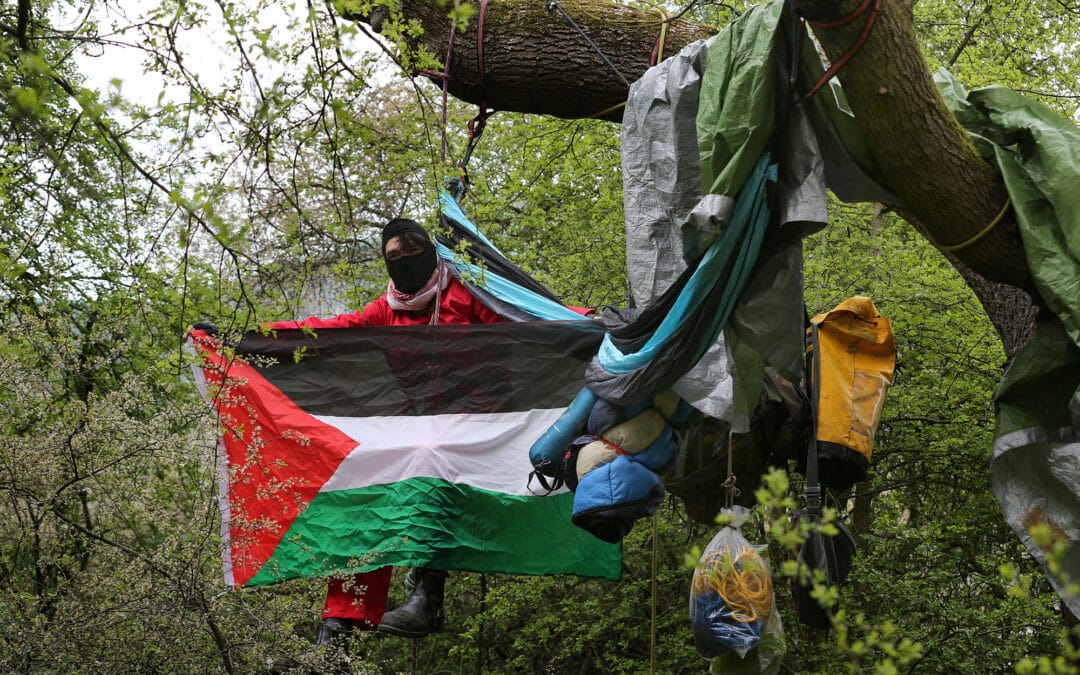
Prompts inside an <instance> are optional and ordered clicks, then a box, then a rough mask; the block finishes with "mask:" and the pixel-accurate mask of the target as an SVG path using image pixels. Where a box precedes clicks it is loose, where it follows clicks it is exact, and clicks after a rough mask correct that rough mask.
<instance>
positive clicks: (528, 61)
mask: <svg viewBox="0 0 1080 675" xmlns="http://www.w3.org/2000/svg"><path fill="white" fill-rule="evenodd" d="M860 4H861V2H860V0H840V1H839V2H837V1H835V0H802V2H801V9H802V10H803V11H804V12H805V13H806V14H807V15H808V16H810V17H813V18H819V19H823V20H830V19H835V18H837V17H840V16H845V15H847V14H849V13H851V12H852V11H853V10H854V9H855V8H856V7H858V6H859V5H860ZM560 5H561V7H562V8H563V9H564V10H565V11H566V12H567V13H568V14H569V15H570V16H571V17H572V18H573V19H574V21H575V22H576V23H577V24H578V25H580V26H581V29H582V31H584V33H585V34H586V35H588V37H589V38H590V39H591V40H592V41H593V42H594V43H595V44H596V46H597V47H598V48H599V50H600V51H602V52H603V53H604V54H605V55H606V56H607V57H608V58H609V59H610V60H611V62H612V63H613V65H614V68H612V67H610V66H608V65H607V64H606V63H605V62H604V61H603V60H602V58H601V57H600V55H599V54H598V53H597V52H596V50H594V49H593V48H592V47H591V46H589V44H588V43H587V42H586V41H585V40H584V38H583V37H582V35H581V34H580V33H578V32H577V30H575V29H574V28H573V27H572V26H571V25H570V24H569V22H568V21H567V20H566V19H565V17H564V16H563V15H562V14H561V12H559V11H558V9H557V8H552V7H550V6H547V7H545V5H544V4H543V3H541V2H538V1H537V0H497V1H493V2H490V4H489V5H488V6H487V7H486V8H485V10H484V30H483V35H482V41H483V45H482V52H483V63H482V69H483V76H482V77H481V65H480V63H479V61H478V37H479V32H478V23H479V22H478V21H477V20H475V19H474V20H473V21H471V22H470V24H469V27H468V29H467V30H465V31H458V32H457V34H456V36H455V39H454V44H453V46H452V50H451V66H450V78H449V80H448V83H447V85H448V90H449V92H450V93H451V94H452V95H453V96H455V97H457V98H459V99H461V100H463V101H466V102H470V103H476V104H478V105H479V104H481V103H486V105H488V106H490V107H492V108H495V109H498V110H507V111H515V112H528V113H537V114H548V115H554V116H557V117H567V118H573V117H600V118H603V119H609V120H613V121H617V120H618V119H619V118H620V116H621V110H620V109H615V110H612V107H613V106H617V105H618V104H619V103H620V102H622V101H624V100H625V99H626V94H627V85H626V84H625V83H624V82H623V79H622V78H625V79H626V80H629V81H633V80H635V79H637V78H638V77H640V76H641V74H642V73H643V72H644V71H645V70H646V69H647V68H648V67H649V64H650V56H651V54H652V52H653V49H654V47H655V45H656V43H657V40H658V38H659V36H660V33H661V28H662V24H663V23H664V21H665V17H664V16H663V15H662V14H661V13H660V12H658V11H655V10H642V9H636V8H632V7H627V6H623V5H617V4H614V3H611V2H608V1H607V0H562V1H561V2H560ZM881 5H882V6H881V11H880V14H879V15H878V16H877V19H876V24H875V25H874V27H873V30H872V32H871V34H870V37H869V39H868V40H867V41H866V43H865V44H864V45H863V46H862V48H861V49H860V50H859V53H858V54H857V55H856V57H855V58H854V59H852V60H851V61H850V62H849V63H848V64H847V65H845V66H844V68H843V69H841V71H840V73H839V75H838V77H839V78H840V81H841V83H842V85H843V86H844V89H845V92H846V94H847V97H848V99H849V102H850V104H851V107H852V109H853V111H854V113H855V116H856V119H857V121H858V123H859V125H860V127H861V128H862V130H863V132H864V133H865V135H866V137H867V138H870V139H874V140H873V147H872V150H873V153H874V156H875V158H876V160H877V162H878V164H879V166H880V168H881V170H882V173H883V176H884V179H885V182H886V183H887V185H886V187H888V188H889V189H890V191H892V192H893V194H896V195H897V196H898V197H899V198H900V200H901V203H898V204H888V205H886V206H888V207H891V208H893V209H895V210H896V211H897V212H898V213H899V214H900V215H902V216H903V217H904V219H905V220H907V221H908V222H909V223H911V224H912V225H913V226H914V227H915V228H917V229H918V230H919V231H920V232H921V233H922V234H923V235H925V236H927V237H928V238H929V239H930V241H931V242H933V243H935V245H938V246H939V248H940V247H941V246H949V245H954V244H958V243H960V242H964V241H967V240H969V239H970V238H971V237H972V236H973V235H975V234H976V233H978V232H980V231H982V230H983V228H985V227H986V225H987V224H988V223H990V222H991V221H992V220H994V218H995V217H996V216H997V215H998V213H999V211H1000V210H1001V209H1002V206H1003V205H1004V204H1005V199H1006V191H1005V187H1004V185H1003V184H1002V182H1001V179H1000V178H999V177H998V175H997V173H996V171H995V170H994V168H993V167H992V166H990V165H989V164H987V163H986V162H985V161H983V159H982V158H981V157H980V156H979V155H978V153H977V152H976V150H975V148H974V146H973V145H972V144H971V142H970V140H969V139H968V137H967V134H966V133H965V132H964V130H963V129H962V128H961V127H960V125H959V123H958V122H957V121H956V119H955V118H954V117H953V115H952V114H951V113H950V112H949V111H948V109H947V108H946V106H945V102H944V100H943V99H942V97H941V94H940V93H939V91H938V89H937V87H936V86H935V85H934V83H933V80H932V78H931V75H930V73H929V71H928V69H927V66H926V62H925V61H924V59H923V57H922V53H921V51H920V48H919V45H918V41H917V39H916V35H915V31H914V23H913V16H912V9H913V0H882V3H881ZM400 11H401V15H402V17H403V18H405V19H407V20H412V21H416V22H418V23H419V25H420V26H421V27H422V28H423V34H422V36H421V37H420V41H421V44H423V45H424V46H425V47H426V48H427V49H428V50H430V51H431V53H432V54H436V55H445V54H446V53H447V45H448V41H449V38H450V26H449V21H448V20H447V19H446V14H447V9H446V7H445V6H440V5H439V4H438V2H437V0H401V5H400ZM345 13H346V15H348V12H345ZM864 16H865V15H864ZM350 18H356V19H360V20H362V21H368V22H369V23H371V24H372V26H373V27H374V28H375V29H376V30H378V29H379V28H380V26H381V21H382V18H381V17H379V16H371V17H360V16H356V15H353V16H350ZM864 25H865V18H859V19H857V20H855V21H853V22H851V23H848V24H845V25H842V26H839V27H836V28H829V29H822V30H818V31H816V32H815V35H816V36H817V38H818V39H819V41H820V43H821V45H822V48H823V49H824V50H825V53H826V54H827V56H828V57H829V58H830V59H837V58H839V57H840V55H842V54H843V53H844V52H845V51H847V49H848V48H849V47H850V46H851V44H852V43H853V42H854V40H855V39H856V37H857V36H858V34H859V33H860V32H861V31H862V29H863V26H864ZM713 33H715V29H714V28H712V27H709V26H703V25H700V24H695V23H693V22H690V21H686V20H683V19H675V20H672V21H670V22H669V25H668V27H667V30H666V34H665V37H664V45H665V46H664V54H666V55H670V54H672V53H675V52H676V51H678V50H679V49H681V48H682V47H683V46H685V45H687V44H689V43H690V42H692V41H694V40H697V39H701V38H705V37H708V36H709V35H711V34H713ZM616 70H617V71H618V73H619V74H617V73H616V72H615V71H616ZM620 74H621V77H620ZM947 257H948V258H949V260H950V261H951V262H952V263H953V264H954V266H956V268H957V269H958V270H959V271H960V273H961V274H962V275H963V276H964V278H965V280H966V281H967V282H968V285H969V286H970V287H971V288H972V289H973V290H974V292H975V293H976V295H977V297H978V298H979V300H980V301H981V302H982V304H983V307H984V309H985V310H986V312H987V314H988V316H989V317H990V319H991V321H992V322H993V324H994V326H995V327H996V329H997V331H998V334H999V336H1000V337H1001V339H1002V342H1003V344H1004V347H1005V351H1006V354H1007V355H1009V356H1011V355H1012V354H1014V353H1015V352H1016V351H1017V350H1018V349H1019V348H1020V347H1021V346H1023V344H1024V343H1026V342H1027V340H1028V338H1029V337H1030V332H1031V325H1032V318H1033V305H1032V301H1031V298H1030V296H1029V295H1028V293H1029V292H1031V291H1032V288H1033V287H1032V282H1031V277H1030V273H1029V271H1028V269H1027V263H1026V260H1025V257H1024V254H1023V248H1022V244H1021V241H1020V237H1019V233H1018V231H1017V228H1016V222H1015V219H1014V217H1013V216H1012V214H1011V212H1010V213H1008V214H1007V216H1006V218H1005V219H1004V220H1003V221H1002V222H1001V223H1000V224H999V225H998V226H997V227H995V228H994V229H993V231H991V232H990V233H989V234H988V235H987V236H986V237H984V238H983V239H981V240H980V241H979V242H977V243H975V244H973V245H971V246H969V247H967V248H964V249H962V250H960V251H957V252H955V253H954V254H947Z"/></svg>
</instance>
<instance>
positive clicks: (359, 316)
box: [263, 277, 502, 330]
mask: <svg viewBox="0 0 1080 675" xmlns="http://www.w3.org/2000/svg"><path fill="white" fill-rule="evenodd" d="M429 321H431V312H430V311H429V310H421V311H418V312H405V311H395V310H393V309H391V308H390V303H388V302H387V301H386V294H385V293H384V294H383V295H381V296H379V298H378V299H377V300H375V301H374V302H371V303H369V304H368V305H367V307H364V309H362V310H360V311H356V312H349V313H347V314H338V315H337V316H332V317H330V318H327V319H320V318H319V317H317V316H309V317H308V318H306V319H303V320H302V321H272V322H269V323H266V324H263V325H264V327H265V328H268V329H270V330H278V329H286V328H304V327H307V328H315V329H319V328H351V327H354V326H419V325H423V324H426V323H428V322H429ZM499 321H502V318H501V317H500V316H499V315H498V314H496V313H495V312H493V311H491V310H490V309H488V308H487V307H486V306H484V305H483V304H481V303H480V301H479V300H477V299H476V298H474V297H473V296H472V294H471V293H469V291H468V290H467V289H466V288H465V286H463V285H462V284H461V282H460V281H458V280H457V279H454V278H452V277H451V279H450V284H449V285H448V286H447V287H446V290H445V291H443V293H442V300H441V301H440V303H439V323H440V324H451V323H497V322H499Z"/></svg>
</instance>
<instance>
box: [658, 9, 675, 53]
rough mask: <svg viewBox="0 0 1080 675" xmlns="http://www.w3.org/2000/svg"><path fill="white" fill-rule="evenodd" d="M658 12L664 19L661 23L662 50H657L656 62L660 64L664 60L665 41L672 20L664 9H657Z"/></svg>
mask: <svg viewBox="0 0 1080 675" xmlns="http://www.w3.org/2000/svg"><path fill="white" fill-rule="evenodd" d="M656 11H658V12H660V16H662V17H664V18H663V20H662V21H661V22H660V48H659V49H657V50H656V62H657V63H660V62H661V61H663V60H664V40H666V39H667V29H668V22H669V21H670V20H671V17H670V16H668V13H667V12H665V11H664V10H662V9H657V10H656Z"/></svg>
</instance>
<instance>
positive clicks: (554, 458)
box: [529, 387, 597, 478]
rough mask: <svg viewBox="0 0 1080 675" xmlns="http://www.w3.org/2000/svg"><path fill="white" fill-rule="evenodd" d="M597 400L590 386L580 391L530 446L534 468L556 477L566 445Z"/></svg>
mask: <svg viewBox="0 0 1080 675" xmlns="http://www.w3.org/2000/svg"><path fill="white" fill-rule="evenodd" d="M596 401H597V397H596V394H594V393H592V390H591V389H589V388H588V387H586V388H585V389H582V390H581V391H580V392H578V395H577V396H575V397H574V400H573V401H571V402H570V406H569V407H568V408H567V409H566V412H564V413H563V414H562V415H561V416H560V417H559V419H557V420H555V423H554V424H552V425H551V426H550V427H548V429H547V431H545V432H544V433H543V434H542V435H541V436H540V438H538V439H536V442H535V443H533V444H532V447H531V448H529V461H530V462H532V465H533V468H534V469H536V470H537V471H538V472H540V473H542V474H544V475H545V476H548V477H551V478H554V477H555V473H556V471H558V468H559V465H560V463H561V462H562V459H563V456H564V455H565V454H566V446H567V445H568V444H569V443H570V441H572V440H573V439H574V437H575V436H577V435H578V434H579V433H580V430H581V428H582V426H583V425H584V424H585V420H587V419H588V418H589V413H591V412H592V409H593V406H595V405H596Z"/></svg>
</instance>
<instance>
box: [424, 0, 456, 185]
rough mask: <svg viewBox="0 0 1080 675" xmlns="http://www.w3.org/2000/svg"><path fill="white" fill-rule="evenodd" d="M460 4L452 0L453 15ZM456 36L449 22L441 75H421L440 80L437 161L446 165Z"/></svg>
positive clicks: (453, 26)
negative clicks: (440, 132)
mask: <svg viewBox="0 0 1080 675" xmlns="http://www.w3.org/2000/svg"><path fill="white" fill-rule="evenodd" d="M460 4H461V0H454V14H455V15H456V14H457V10H458V7H459V6H460ZM456 36H457V23H456V22H454V21H451V22H450V40H449V41H448V42H447V45H446V63H445V64H444V65H443V71H442V72H441V73H432V72H431V71H424V72H422V73H421V74H423V75H426V76H428V77H431V78H433V79H441V80H442V113H441V114H440V115H439V124H440V126H442V143H441V144H440V147H439V161H440V162H441V163H443V164H446V149H447V147H448V145H449V143H448V142H447V140H446V109H447V89H448V87H449V84H450V57H451V56H453V54H454V38H455V37H456Z"/></svg>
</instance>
